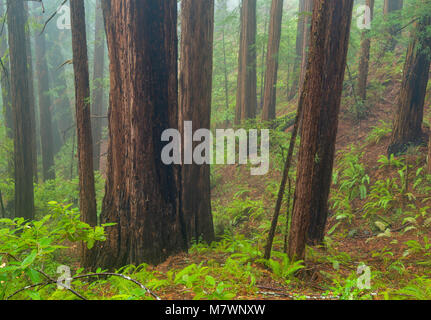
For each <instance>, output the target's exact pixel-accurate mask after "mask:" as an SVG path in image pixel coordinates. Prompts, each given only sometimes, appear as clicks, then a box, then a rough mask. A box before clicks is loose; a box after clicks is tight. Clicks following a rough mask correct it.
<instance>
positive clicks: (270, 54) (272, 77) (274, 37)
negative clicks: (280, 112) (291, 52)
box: [262, 0, 283, 121]
mask: <svg viewBox="0 0 431 320" xmlns="http://www.w3.org/2000/svg"><path fill="white" fill-rule="evenodd" d="M282 20H283V0H273V1H272V5H271V21H270V24H269V33H268V34H269V39H268V50H267V61H266V71H265V90H264V96H263V110H262V120H263V121H269V120H273V119H275V115H276V103H277V72H278V53H279V49H280V39H281V23H282Z"/></svg>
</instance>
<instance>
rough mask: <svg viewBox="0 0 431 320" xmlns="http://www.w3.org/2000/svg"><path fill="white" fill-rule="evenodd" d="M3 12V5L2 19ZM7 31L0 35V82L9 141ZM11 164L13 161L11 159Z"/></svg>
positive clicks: (10, 125) (11, 133)
mask: <svg viewBox="0 0 431 320" xmlns="http://www.w3.org/2000/svg"><path fill="white" fill-rule="evenodd" d="M4 14H5V10H4V5H3V4H1V5H0V17H4ZM7 50H8V47H7V31H6V30H4V31H3V32H2V34H0V58H1V70H0V72H1V73H0V74H1V77H0V81H1V88H2V101H3V110H4V119H5V126H6V131H7V132H6V134H7V137H8V138H9V139H13V115H12V105H11V97H10V82H9V80H10V79H9V77H10V75H9V69H10V68H9V54H8V53H7ZM11 161H12V162H13V159H11Z"/></svg>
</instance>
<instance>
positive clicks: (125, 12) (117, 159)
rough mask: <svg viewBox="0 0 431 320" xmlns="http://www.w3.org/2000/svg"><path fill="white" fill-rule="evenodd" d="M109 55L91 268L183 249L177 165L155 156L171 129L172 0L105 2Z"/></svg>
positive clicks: (151, 259)
mask: <svg viewBox="0 0 431 320" xmlns="http://www.w3.org/2000/svg"><path fill="white" fill-rule="evenodd" d="M102 7H103V11H104V17H105V26H106V32H107V39H108V51H109V56H110V78H111V93H110V111H109V137H110V140H109V149H108V174H107V176H108V179H107V183H106V194H105V199H104V201H103V208H102V215H101V218H102V219H101V220H102V223H108V222H109V223H111V222H113V223H116V226H114V227H112V228H109V229H107V241H106V242H103V243H101V244H100V250H101V251H100V254H99V259H98V261H97V264H96V266H98V267H99V266H100V267H102V268H110V269H113V268H116V267H121V266H124V265H127V264H136V265H138V264H140V263H143V262H146V263H153V264H157V263H160V262H162V261H163V260H165V259H166V258H167V257H168V256H170V255H172V254H175V253H178V252H181V251H184V250H187V237H186V234H185V229H184V221H183V216H182V208H181V203H180V202H181V201H180V200H181V194H180V184H181V172H180V170H181V168H179V166H176V165H165V164H163V163H162V160H161V152H162V149H163V148H164V146H165V145H164V143H163V142H162V141H161V136H162V132H164V131H165V130H166V129H171V128H172V129H175V128H178V101H177V99H178V85H177V83H178V81H177V79H178V77H177V70H178V64H177V58H178V52H177V51H178V50H177V43H178V40H177V1H176V0H115V1H112V0H111V1H110V0H104V1H103V2H102Z"/></svg>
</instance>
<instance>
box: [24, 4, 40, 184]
mask: <svg viewBox="0 0 431 320" xmlns="http://www.w3.org/2000/svg"><path fill="white" fill-rule="evenodd" d="M24 10H25V21H26V31H25V45H26V48H27V64H28V85H29V90H30V101H29V103H30V116H31V118H30V119H31V126H30V130H31V141H32V142H31V150H32V151H31V152H32V154H33V157H32V159H33V176H34V177H33V178H34V181H35V182H36V183H37V181H38V172H37V149H38V148H37V139H36V137H37V134H36V132H37V131H38V130H37V122H36V96H35V94H34V81H33V59H32V56H33V54H32V48H31V26H30V22H29V20H28V15H29V12H28V3H27V2H26V1H24Z"/></svg>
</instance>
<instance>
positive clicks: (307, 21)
mask: <svg viewBox="0 0 431 320" xmlns="http://www.w3.org/2000/svg"><path fill="white" fill-rule="evenodd" d="M313 2H314V0H305V1H304V25H303V27H304V32H303V37H304V39H303V42H302V54H301V59H302V60H301V72H300V74H299V93H301V92H302V87H303V85H304V81H305V73H306V72H307V65H308V49H309V47H310V37H311V12H312V11H313Z"/></svg>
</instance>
